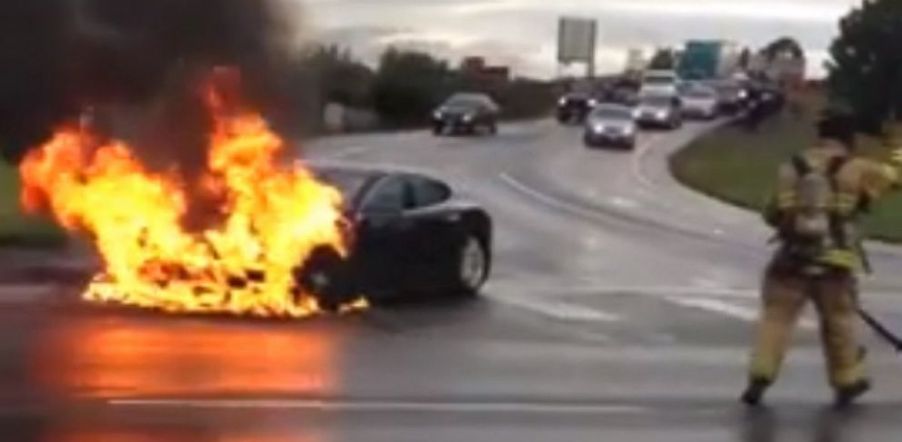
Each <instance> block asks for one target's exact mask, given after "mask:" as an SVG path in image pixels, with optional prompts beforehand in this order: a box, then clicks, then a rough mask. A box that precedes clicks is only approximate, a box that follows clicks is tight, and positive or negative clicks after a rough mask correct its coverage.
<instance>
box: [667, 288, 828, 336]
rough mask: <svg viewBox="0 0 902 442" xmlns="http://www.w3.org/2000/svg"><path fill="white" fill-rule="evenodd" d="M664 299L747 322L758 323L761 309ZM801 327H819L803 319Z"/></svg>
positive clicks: (717, 301) (720, 302)
mask: <svg viewBox="0 0 902 442" xmlns="http://www.w3.org/2000/svg"><path fill="white" fill-rule="evenodd" d="M664 299H666V300H667V301H669V302H672V303H674V304H677V305H681V306H683V307H689V308H694V309H698V310H705V311H708V312H712V313H718V314H722V315H725V316H729V317H732V318H738V319H741V320H743V321H746V322H757V321H758V316H759V309H758V308H757V307H756V308H749V307H745V306H741V305H736V304H732V303H729V302H726V301H723V300H720V299H714V298H680V297H674V296H668V297H665V298H664ZM799 326H800V327H802V328H805V329H815V328H817V325H816V324H815V323H814V321H812V320H810V319H808V318H801V319H800V320H799Z"/></svg>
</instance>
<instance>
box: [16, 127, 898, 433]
mask: <svg viewBox="0 0 902 442" xmlns="http://www.w3.org/2000/svg"><path fill="white" fill-rule="evenodd" d="M706 129H707V128H706V127H704V126H690V127H688V128H686V129H684V130H682V131H680V132H678V133H674V134H666V133H653V134H651V135H648V136H645V137H644V138H643V139H642V142H641V143H640V147H639V149H638V150H637V151H636V152H634V153H623V152H606V151H586V150H584V149H583V148H582V147H581V146H580V144H579V140H580V134H579V133H578V130H577V129H575V128H563V127H559V126H557V125H555V124H554V123H551V122H547V121H544V122H538V123H528V124H516V125H511V126H508V127H505V128H504V129H503V130H502V133H501V134H500V135H499V136H498V137H495V138H433V137H431V136H430V135H428V134H426V133H419V132H413V133H402V134H382V135H371V136H355V137H340V138H331V139H327V140H323V141H321V142H318V143H315V144H313V145H311V146H309V147H308V150H307V152H308V156H310V157H314V158H316V159H317V160H319V161H331V162H351V163H365V164H383V165H385V166H387V167H393V168H412V169H417V170H424V171H427V172H430V173H433V174H436V175H438V176H441V177H444V178H446V179H447V180H448V181H450V182H451V183H452V184H454V185H456V186H458V187H459V188H461V189H462V190H463V191H464V192H466V193H467V194H469V195H471V196H472V197H473V198H474V199H476V200H478V201H480V202H481V203H483V204H484V205H485V206H486V207H487V208H488V209H489V211H490V212H491V213H492V214H493V216H494V217H495V221H496V225H497V229H498V232H497V244H496V263H497V266H496V272H495V275H494V277H493V280H492V282H491V283H490V285H489V286H488V287H487V289H486V291H485V294H484V296H483V297H481V298H480V299H477V300H472V301H447V300H446V301H439V302H430V301H428V300H425V301H422V300H421V301H419V302H414V303H409V304H405V305H399V306H393V307H391V308H385V307H380V308H376V309H374V310H372V311H369V312H365V313H361V314H356V315H351V316H343V317H324V318H317V319H312V320H306V321H261V320H245V319H236V318H228V317H177V316H164V315H160V314H155V313H151V312H141V311H134V310H128V309H111V308H102V307H96V306H87V305H84V304H81V303H79V302H77V299H76V296H77V291H78V287H77V282H75V281H57V282H55V284H56V285H55V286H53V289H52V290H49V291H48V290H45V291H44V292H41V293H40V294H35V295H33V296H24V295H19V296H16V292H17V291H18V290H22V289H18V288H16V287H15V286H12V287H9V286H8V288H7V289H6V290H0V432H2V434H3V438H2V440H11V441H17V440H23V441H24V440H29V441H30V440H36V441H142V442H143V441H262V442H268V441H280V442H281V441H345V440H348V441H392V442H394V441H463V440H468V441H469V440H474V441H479V440H486V441H508V440H510V441H515V440H516V441H547V440H554V441H586V440H628V441H638V442H642V441H665V440H666V441H692V442H703V441H740V442H770V441H812V442H824V441H830V442H833V441H836V442H844V441H895V440H898V434H900V433H899V432H900V430H902V423H900V421H899V420H898V419H897V418H896V413H897V410H899V406H900V405H902V377H900V375H899V367H900V366H902V359H898V358H897V357H896V355H894V354H892V353H891V352H890V350H888V349H887V347H885V346H883V344H882V343H880V342H879V341H876V340H875V339H873V338H870V337H869V338H868V343H869V344H870V346H871V348H872V351H871V361H870V362H871V368H872V371H873V373H874V377H875V380H876V384H877V386H878V388H877V390H876V391H875V392H874V394H873V395H872V396H870V397H868V400H867V401H866V403H865V404H864V405H863V406H861V407H859V408H857V409H855V410H852V411H849V412H837V411H835V410H832V409H831V408H830V407H829V406H828V404H829V402H830V391H829V390H828V389H827V387H826V385H825V381H824V374H823V368H822V365H823V363H822V356H821V353H820V349H819V346H818V343H817V339H816V338H817V332H816V324H815V322H814V321H813V318H811V317H810V316H807V317H806V318H805V320H803V322H802V324H801V327H800V329H799V333H798V334H797V338H796V348H795V349H794V351H793V353H792V354H791V356H790V358H789V360H788V363H787V367H786V372H785V373H784V377H783V379H781V381H780V383H779V384H778V385H777V386H776V387H775V389H774V391H773V394H772V396H771V397H770V398H769V399H770V403H771V404H772V405H771V407H770V408H768V409H766V410H761V411H756V412H749V411H747V410H745V409H743V408H742V407H740V406H739V405H738V404H737V403H736V395H737V394H738V391H739V390H740V389H741V387H742V384H743V381H744V368H745V367H744V366H745V360H746V353H747V344H748V341H749V338H750V336H751V333H752V321H753V319H754V315H755V311H756V307H757V305H756V300H755V296H756V295H755V290H756V286H757V283H756V281H757V277H758V275H757V272H758V271H759V269H760V266H761V265H762V264H763V262H764V261H765V260H766V258H767V254H768V250H767V246H766V244H764V241H761V239H762V237H764V236H765V235H766V232H765V231H764V230H763V229H762V228H761V227H760V225H759V224H758V221H757V219H756V217H755V216H754V215H753V214H746V213H744V212H741V211H738V210H736V209H733V208H730V207H726V206H722V205H720V204H719V203H714V202H710V201H708V200H706V199H704V198H701V197H698V196H697V195H695V194H694V193H691V192H689V191H685V190H684V189H681V188H679V187H678V186H677V185H676V184H675V183H673V182H672V179H671V178H670V177H669V176H667V174H666V167H664V164H665V163H666V159H667V155H668V154H669V153H670V152H672V151H673V150H674V149H676V148H677V147H679V145H680V144H681V143H683V142H685V141H686V140H688V139H691V138H692V137H693V136H695V135H697V134H698V133H700V132H702V131H704V130H706ZM900 257H902V254H899V253H898V252H897V251H896V250H895V249H892V248H881V251H880V257H879V259H880V261H881V262H880V264H879V266H880V267H882V268H885V269H888V268H893V267H894V266H898V265H902V258H900ZM7 259H10V258H7ZM37 261H38V262H40V258H37ZM878 275H879V276H877V277H875V279H874V280H872V281H869V282H868V283H867V284H866V287H869V288H870V289H869V290H868V293H867V294H866V295H867V302H868V304H869V305H872V306H874V307H875V309H876V310H877V311H878V312H880V313H879V314H880V315H881V317H882V318H885V319H886V320H887V322H888V323H889V324H890V325H892V326H894V327H896V328H902V301H899V300H898V299H897V298H896V297H895V296H894V293H893V292H894V291H895V288H896V287H899V286H900V285H899V284H897V282H896V280H895V279H894V275H893V274H892V273H890V272H886V271H884V272H883V273H881V274H878ZM28 278H31V279H36V280H41V279H43V277H42V276H41V275H38V276H29V277H28ZM28 278H26V279H28ZM35 282H40V281H35ZM3 299H7V301H6V302H3Z"/></svg>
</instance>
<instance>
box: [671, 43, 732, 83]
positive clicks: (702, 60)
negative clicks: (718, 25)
mask: <svg viewBox="0 0 902 442" xmlns="http://www.w3.org/2000/svg"><path fill="white" fill-rule="evenodd" d="M741 52H742V49H741V48H740V47H739V45H738V44H736V43H733V42H729V41H723V40H692V41H689V42H687V43H686V49H685V51H683V56H682V57H681V58H680V62H679V65H678V66H677V72H678V73H679V75H680V78H683V79H684V80H715V79H722V78H728V77H730V76H732V75H733V74H735V73H736V72H737V71H738V70H739V59H740V57H741Z"/></svg>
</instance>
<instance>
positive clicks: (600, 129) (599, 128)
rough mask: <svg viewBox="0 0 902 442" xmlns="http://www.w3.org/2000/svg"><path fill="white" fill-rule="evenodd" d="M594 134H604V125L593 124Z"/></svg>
mask: <svg viewBox="0 0 902 442" xmlns="http://www.w3.org/2000/svg"><path fill="white" fill-rule="evenodd" d="M592 132H596V133H602V132H604V125H603V124H593V125H592Z"/></svg>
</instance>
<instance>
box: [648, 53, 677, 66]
mask: <svg viewBox="0 0 902 442" xmlns="http://www.w3.org/2000/svg"><path fill="white" fill-rule="evenodd" d="M676 65H677V54H676V52H674V50H673V49H670V48H660V49H658V50H657V51H656V52H655V55H654V56H653V57H652V58H651V61H650V62H649V63H648V68H649V69H660V70H672V69H676Z"/></svg>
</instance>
